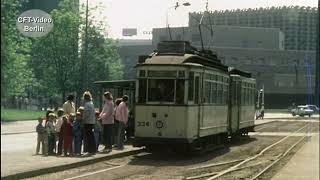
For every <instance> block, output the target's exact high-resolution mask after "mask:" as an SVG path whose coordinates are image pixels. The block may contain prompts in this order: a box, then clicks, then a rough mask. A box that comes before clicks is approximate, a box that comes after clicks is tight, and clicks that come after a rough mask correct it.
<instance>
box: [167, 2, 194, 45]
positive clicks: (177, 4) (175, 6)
mask: <svg viewBox="0 0 320 180" xmlns="http://www.w3.org/2000/svg"><path fill="white" fill-rule="evenodd" d="M190 5H191V4H190V3H189V2H185V3H182V5H180V4H179V2H176V4H175V5H174V6H171V7H168V9H167V13H166V14H167V15H166V24H167V28H168V30H169V36H170V40H172V36H171V31H170V27H169V22H168V13H169V10H170V9H172V8H174V9H175V10H176V9H177V8H178V7H180V6H190Z"/></svg>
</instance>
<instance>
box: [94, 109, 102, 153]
mask: <svg viewBox="0 0 320 180" xmlns="http://www.w3.org/2000/svg"><path fill="white" fill-rule="evenodd" d="M99 115H100V112H99V111H96V124H95V125H94V139H95V140H96V149H97V151H98V148H99V144H100V135H101V131H102V125H101V119H100V118H99Z"/></svg>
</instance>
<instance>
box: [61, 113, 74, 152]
mask: <svg viewBox="0 0 320 180" xmlns="http://www.w3.org/2000/svg"><path fill="white" fill-rule="evenodd" d="M74 117H75V115H74V114H72V113H71V114H70V115H69V118H68V117H67V116H65V117H63V124H62V127H61V130H62V132H63V142H64V155H65V156H68V155H72V154H73V151H72V128H73V119H74ZM68 153H69V154H68Z"/></svg>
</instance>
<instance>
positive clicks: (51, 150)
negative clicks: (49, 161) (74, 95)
mask: <svg viewBox="0 0 320 180" xmlns="http://www.w3.org/2000/svg"><path fill="white" fill-rule="evenodd" d="M54 117H55V115H54V113H50V114H49V119H48V122H47V124H46V129H47V131H48V154H49V155H52V154H54V153H55V152H54V144H55V128H54V125H53V121H54Z"/></svg>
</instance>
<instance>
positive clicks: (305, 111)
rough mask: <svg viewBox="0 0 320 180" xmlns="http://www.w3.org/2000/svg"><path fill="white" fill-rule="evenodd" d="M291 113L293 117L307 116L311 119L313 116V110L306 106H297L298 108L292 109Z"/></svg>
mask: <svg viewBox="0 0 320 180" xmlns="http://www.w3.org/2000/svg"><path fill="white" fill-rule="evenodd" d="M291 113H292V116H295V115H299V116H301V117H303V116H306V115H307V116H309V117H311V116H312V114H313V110H312V109H311V108H310V107H309V106H306V105H304V106H297V108H295V109H292V110H291Z"/></svg>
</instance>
